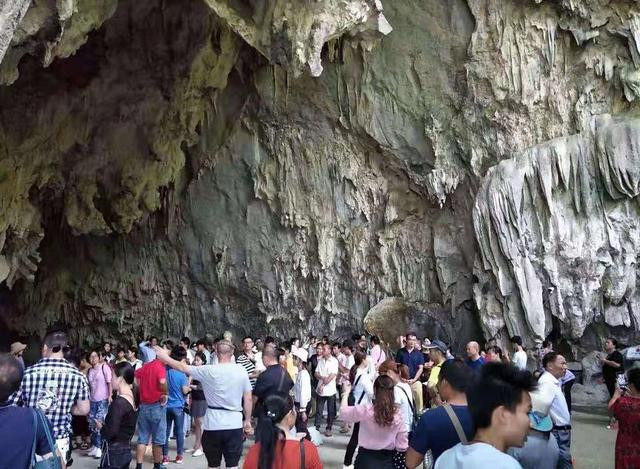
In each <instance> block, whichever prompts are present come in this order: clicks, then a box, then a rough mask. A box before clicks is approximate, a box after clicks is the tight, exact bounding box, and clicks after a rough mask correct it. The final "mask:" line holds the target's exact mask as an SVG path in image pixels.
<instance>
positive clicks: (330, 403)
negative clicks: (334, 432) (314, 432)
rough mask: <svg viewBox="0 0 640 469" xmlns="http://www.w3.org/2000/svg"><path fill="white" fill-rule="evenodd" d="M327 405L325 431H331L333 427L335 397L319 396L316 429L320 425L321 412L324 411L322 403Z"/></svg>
mask: <svg viewBox="0 0 640 469" xmlns="http://www.w3.org/2000/svg"><path fill="white" fill-rule="evenodd" d="M325 402H326V403H327V430H331V427H332V426H333V420H334V419H335V418H336V396H335V394H334V395H333V396H320V395H318V404H317V407H316V418H315V424H316V428H320V424H321V423H322V411H323V410H324V403H325Z"/></svg>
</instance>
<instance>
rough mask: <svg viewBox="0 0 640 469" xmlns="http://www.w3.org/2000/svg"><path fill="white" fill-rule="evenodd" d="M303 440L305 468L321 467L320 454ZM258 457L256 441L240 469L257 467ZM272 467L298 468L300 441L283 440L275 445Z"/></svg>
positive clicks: (312, 445)
mask: <svg viewBox="0 0 640 469" xmlns="http://www.w3.org/2000/svg"><path fill="white" fill-rule="evenodd" d="M303 441H304V467H305V469H322V463H321V462H320V455H319V454H318V450H317V449H316V447H315V445H314V444H313V443H311V442H310V441H309V440H303ZM259 458H260V443H256V444H255V445H253V446H252V447H251V448H249V452H248V453H247V457H246V458H244V464H243V465H242V469H258V459H259ZM273 469H300V442H299V441H297V440H284V447H283V446H282V443H279V444H277V445H276V451H275V460H274V463H273Z"/></svg>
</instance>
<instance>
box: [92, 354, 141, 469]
mask: <svg viewBox="0 0 640 469" xmlns="http://www.w3.org/2000/svg"><path fill="white" fill-rule="evenodd" d="M113 373H114V376H113V380H112V381H113V389H114V391H116V392H117V397H116V398H115V399H114V400H113V402H111V405H110V406H109V411H108V412H107V416H106V419H105V421H104V425H101V427H102V428H101V429H100V433H101V437H102V439H103V440H104V441H106V442H107V454H105V455H103V460H102V465H101V466H100V467H103V468H104V469H125V468H128V467H129V464H130V463H131V439H132V438H133V434H134V433H135V431H136V421H137V420H138V405H139V404H140V395H139V394H138V390H137V388H136V386H135V384H134V374H135V370H134V369H133V366H131V364H130V363H128V362H126V361H125V362H121V363H118V364H116V365H115V367H114V368H113ZM107 461H108V464H107Z"/></svg>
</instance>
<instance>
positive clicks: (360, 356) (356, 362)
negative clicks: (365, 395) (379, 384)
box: [349, 350, 367, 384]
mask: <svg viewBox="0 0 640 469" xmlns="http://www.w3.org/2000/svg"><path fill="white" fill-rule="evenodd" d="M365 358H367V355H366V354H365V353H364V352H361V351H360V350H358V351H356V353H354V354H353V366H352V367H351V369H350V370H349V381H350V382H351V384H354V383H355V381H356V373H357V372H358V367H359V366H360V365H362V362H363V361H364V359H365Z"/></svg>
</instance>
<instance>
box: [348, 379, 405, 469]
mask: <svg viewBox="0 0 640 469" xmlns="http://www.w3.org/2000/svg"><path fill="white" fill-rule="evenodd" d="M394 387H395V383H394V381H393V380H392V379H391V378H390V377H389V376H385V375H382V376H379V377H378V378H377V379H376V381H375V382H374V383H373V393H374V397H373V404H365V405H362V404H356V405H353V406H350V405H349V403H348V395H349V392H350V391H351V386H350V384H348V383H346V384H345V386H344V392H343V394H342V406H341V408H340V416H341V417H342V419H343V420H345V421H347V422H353V423H356V422H359V423H360V428H359V431H358V455H357V456H356V461H355V464H354V469H370V468H375V469H393V467H394V464H393V458H394V455H395V452H396V451H401V452H405V451H406V450H407V446H408V433H407V429H406V427H405V425H404V420H403V418H402V414H401V413H400V410H399V408H398V406H397V405H396V403H395V397H394V391H393V390H394Z"/></svg>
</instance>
